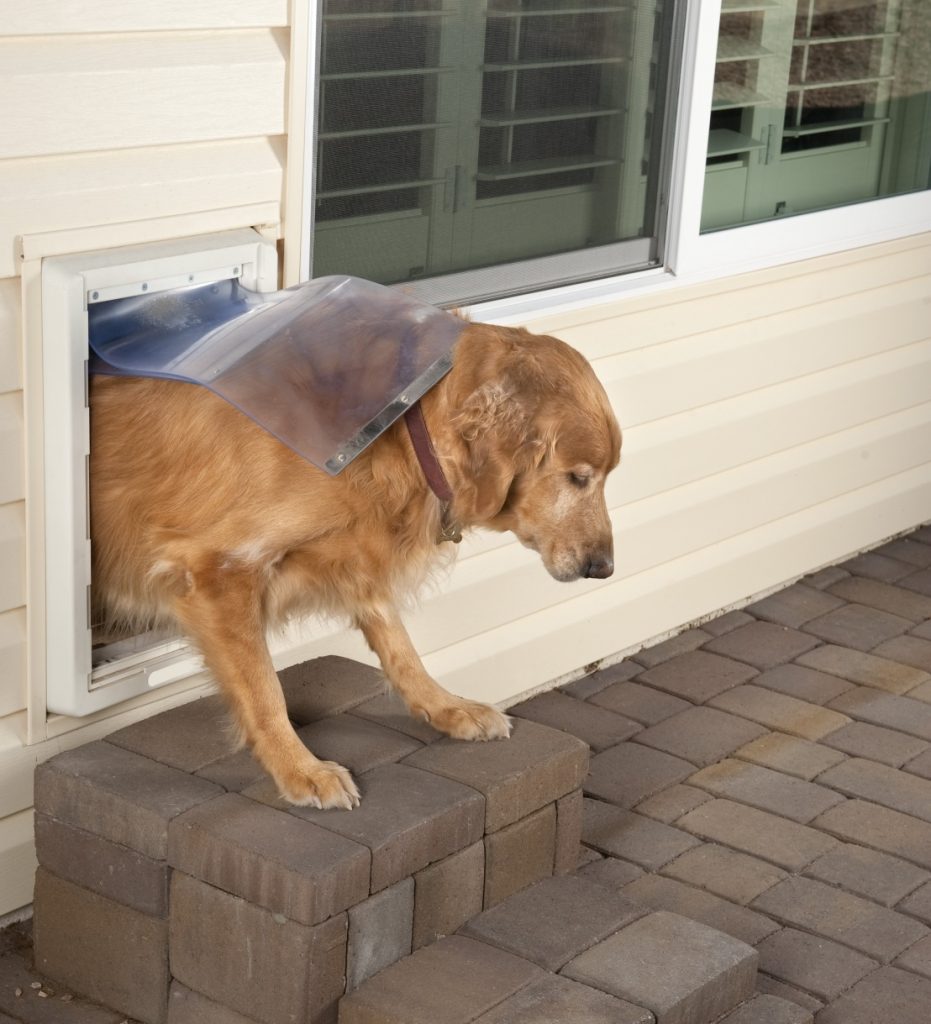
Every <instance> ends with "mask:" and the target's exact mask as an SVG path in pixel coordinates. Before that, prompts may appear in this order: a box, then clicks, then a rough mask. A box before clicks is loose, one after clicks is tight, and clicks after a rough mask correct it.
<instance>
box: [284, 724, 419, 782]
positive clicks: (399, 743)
mask: <svg viewBox="0 0 931 1024" xmlns="http://www.w3.org/2000/svg"><path fill="white" fill-rule="evenodd" d="M297 734H298V736H299V737H300V739H301V742H302V743H303V744H304V746H305V747H307V748H308V749H309V750H311V751H313V753H314V755H315V756H316V757H319V758H320V760H321V761H336V762H337V764H341V765H344V766H345V767H346V768H348V769H349V770H350V771H351V772H352V773H353V775H361V774H363V773H364V772H368V771H371V770H372V769H373V768H380V767H381V766H382V765H384V764H392V763H394V762H395V761H400V760H401V759H402V758H403V757H406V756H407V755H408V754H412V753H413V752H414V751H415V750H419V749H420V748H421V746H422V744H421V743H420V741H419V740H415V739H414V738H413V737H411V736H406V735H405V734H404V733H402V732H398V731H397V730H396V729H388V728H385V726H383V725H379V724H378V723H377V722H373V721H370V720H368V719H366V718H360V717H359V716H358V715H349V714H340V715H333V716H332V717H330V718H326V719H324V720H323V721H320V722H312V723H311V724H310V725H305V726H303V728H301V729H298V731H297Z"/></svg>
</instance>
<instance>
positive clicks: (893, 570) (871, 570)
mask: <svg viewBox="0 0 931 1024" xmlns="http://www.w3.org/2000/svg"><path fill="white" fill-rule="evenodd" d="M844 566H845V567H846V568H847V569H848V570H849V571H850V572H851V573H853V574H854V575H855V576H865V577H866V578H867V579H871V580H881V581H882V582H883V583H895V582H896V580H900V579H901V578H902V577H903V576H907V575H908V574H909V573H910V572H914V571H915V566H913V565H909V563H908V562H901V561H899V559H898V558H889V557H888V556H887V555H879V554H877V553H876V552H875V551H866V552H864V553H863V554H862V555H857V556H856V557H855V558H851V559H850V560H849V561H847V562H844ZM835 582H836V581H835Z"/></svg>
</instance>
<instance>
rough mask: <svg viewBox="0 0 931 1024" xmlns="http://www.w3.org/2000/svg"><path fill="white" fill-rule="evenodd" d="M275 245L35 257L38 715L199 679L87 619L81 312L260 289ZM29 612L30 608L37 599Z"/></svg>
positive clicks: (150, 636) (241, 242)
mask: <svg viewBox="0 0 931 1024" xmlns="http://www.w3.org/2000/svg"><path fill="white" fill-rule="evenodd" d="M277 268H278V260H277V254H276V250H275V246H274V245H273V244H271V243H269V242H267V241H265V240H263V239H262V238H261V236H260V235H259V234H258V233H256V232H255V231H251V230H243V231H233V232H225V233H222V234H217V235H210V236H205V237H200V238H188V239H179V240H176V241H172V242H162V243H154V244H151V245H144V246H134V247H131V248H124V249H110V250H106V251H101V252H96V253H83V254H78V255H74V256H66V257H55V258H49V259H46V260H45V261H44V262H43V265H42V338H43V381H42V402H43V409H44V412H43V422H44V435H45V436H44V446H43V448H44V451H43V455H44V487H45V501H44V512H45V530H44V540H45V581H44V582H45V602H44V604H45V656H46V680H47V683H46V690H47V698H46V702H47V707H48V710H49V711H50V712H55V713H59V714H66V715H76V716H82V715H88V714H91V713H93V712H96V711H100V710H103V709H104V708H107V707H110V706H111V705H113V704H116V703H118V702H120V701H124V700H128V699H130V698H132V697H136V696H139V695H141V694H144V693H147V692H148V691H150V690H152V689H154V688H156V687H160V686H165V685H166V684H168V683H172V682H178V681H180V680H184V679H186V678H189V677H191V676H194V675H196V674H198V673H199V672H200V671H202V667H203V665H202V662H201V659H200V657H199V656H198V655H197V654H196V653H195V652H194V651H193V650H191V648H190V647H188V646H187V644H186V643H185V642H184V640H183V639H182V638H181V637H178V636H176V635H173V634H170V633H165V632H143V633H139V634H131V635H119V636H107V635H104V634H103V633H102V632H101V631H100V629H99V628H98V629H97V630H96V631H95V629H94V623H93V622H92V621H91V582H92V581H91V557H90V555H91V553H90V522H89V494H88V464H89V463H88V459H89V454H90V427H89V410H88V386H87V368H88V353H89V335H90V316H89V314H90V313H91V311H92V310H94V308H95V307H96V308H102V304H104V303H113V302H115V301H116V300H121V299H127V298H130V297H132V296H144V295H156V294H158V293H162V292H168V291H172V290H178V289H185V288H192V287H195V288H196V287H208V286H214V285H216V286H219V288H221V289H222V288H226V289H227V290H229V289H230V288H232V287H234V286H235V287H242V288H244V289H248V290H250V291H256V292H272V291H274V290H275V288H276V287H277V280H278V269H277ZM37 605H38V607H39V608H41V602H37Z"/></svg>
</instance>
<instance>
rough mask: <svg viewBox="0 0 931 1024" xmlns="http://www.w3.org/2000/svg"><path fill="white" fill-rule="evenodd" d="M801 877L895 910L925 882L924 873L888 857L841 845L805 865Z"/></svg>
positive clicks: (910, 865) (867, 850)
mask: <svg viewBox="0 0 931 1024" xmlns="http://www.w3.org/2000/svg"><path fill="white" fill-rule="evenodd" d="M805 874H806V875H808V876H809V877H811V878H817V879H819V880H820V881H822V882H827V883H828V884H829V885H836V886H840V888H841V889H846V890H847V891H848V892H853V893H856V894H857V895H859V896H865V897H866V898H867V899H871V900H875V901H876V902H877V903H882V904H883V906H886V907H892V906H895V904H896V903H898V902H899V901H900V900H902V899H904V898H905V897H906V896H907V895H908V894H909V893H910V892H913V891H914V890H915V889H917V888H918V887H919V886H920V885H921V884H922V883H923V882H925V881H927V880H928V877H929V876H928V872H927V871H925V870H923V869H922V868H917V867H915V865H914V864H909V863H907V862H906V861H904V860H900V859H899V858H898V857H893V856H891V855H890V854H888V853H879V852H878V851H877V850H869V849H867V848H866V847H865V846H856V845H855V844H853V843H845V844H844V845H843V846H837V847H835V848H834V849H833V850H831V851H830V853H826V854H825V855H824V856H823V857H819V858H818V859H817V860H816V861H814V862H813V863H811V864H809V865H808V867H807V868H806V869H805Z"/></svg>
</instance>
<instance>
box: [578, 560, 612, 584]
mask: <svg viewBox="0 0 931 1024" xmlns="http://www.w3.org/2000/svg"><path fill="white" fill-rule="evenodd" d="M613 572H614V561H613V559H612V558H611V556H610V555H592V556H591V557H590V558H589V560H588V561H587V562H586V563H585V573H584V575H585V578H586V579H589V580H606V579H607V578H608V577H609V576H610V575H611V573H613Z"/></svg>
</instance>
